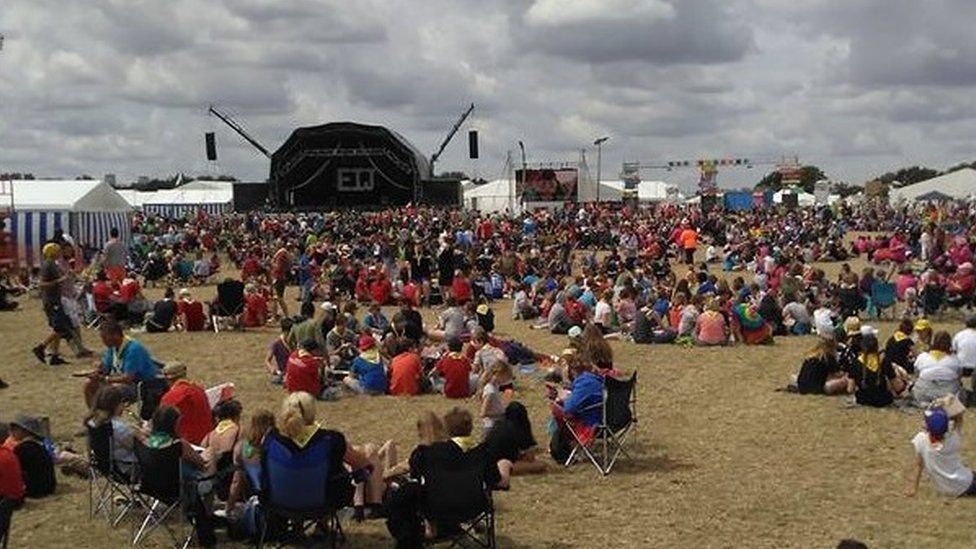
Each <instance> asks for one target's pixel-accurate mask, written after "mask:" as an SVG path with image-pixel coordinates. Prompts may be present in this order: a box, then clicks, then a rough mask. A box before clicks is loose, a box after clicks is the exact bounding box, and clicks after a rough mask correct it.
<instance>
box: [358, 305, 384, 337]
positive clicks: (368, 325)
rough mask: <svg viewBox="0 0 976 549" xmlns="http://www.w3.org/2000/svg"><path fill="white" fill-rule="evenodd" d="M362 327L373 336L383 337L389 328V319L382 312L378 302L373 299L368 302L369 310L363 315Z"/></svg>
mask: <svg viewBox="0 0 976 549" xmlns="http://www.w3.org/2000/svg"><path fill="white" fill-rule="evenodd" d="M363 329H365V330H369V331H370V333H372V334H373V336H374V337H383V334H385V333H386V332H387V331H388V330H389V329H390V320H389V319H388V318H386V315H384V314H383V311H382V310H381V309H380V304H379V303H377V302H375V301H374V302H372V303H370V304H369V311H368V312H367V313H366V316H365V317H363Z"/></svg>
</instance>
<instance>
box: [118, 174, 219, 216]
mask: <svg viewBox="0 0 976 549" xmlns="http://www.w3.org/2000/svg"><path fill="white" fill-rule="evenodd" d="M121 193H122V196H123V197H124V198H125V199H126V200H127V201H128V202H129V204H131V206H132V207H133V208H135V209H140V210H142V211H143V212H145V213H148V214H155V215H160V216H162V217H166V218H168V219H178V218H181V217H186V216H193V215H196V213H197V212H198V211H204V212H206V213H208V214H211V215H216V214H221V213H226V212H230V211H232V210H233V208H234V186H233V183H229V182H224V181H194V182H192V183H188V184H186V185H182V186H180V187H177V188H175V189H162V190H158V191H146V192H141V191H135V190H125V191H121Z"/></svg>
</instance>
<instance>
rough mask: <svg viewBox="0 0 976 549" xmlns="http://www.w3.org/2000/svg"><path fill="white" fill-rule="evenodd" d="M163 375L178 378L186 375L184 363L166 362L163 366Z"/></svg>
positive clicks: (168, 377)
mask: <svg viewBox="0 0 976 549" xmlns="http://www.w3.org/2000/svg"><path fill="white" fill-rule="evenodd" d="M163 377H165V378H167V379H180V378H184V377H186V364H183V363H182V362H177V361H174V362H167V363H166V365H165V366H163Z"/></svg>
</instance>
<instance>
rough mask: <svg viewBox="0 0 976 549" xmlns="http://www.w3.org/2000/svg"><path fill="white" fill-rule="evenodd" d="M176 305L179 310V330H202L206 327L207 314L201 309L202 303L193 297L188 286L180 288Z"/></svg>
mask: <svg viewBox="0 0 976 549" xmlns="http://www.w3.org/2000/svg"><path fill="white" fill-rule="evenodd" d="M176 306H177V310H178V311H179V319H180V322H179V327H180V330H182V331H184V332H202V331H203V330H205V329H206V328H207V314H206V313H205V312H204V310H203V303H201V302H199V301H197V300H195V299H193V294H192V293H190V290H189V288H183V289H181V290H180V299H179V301H178V302H177V304H176Z"/></svg>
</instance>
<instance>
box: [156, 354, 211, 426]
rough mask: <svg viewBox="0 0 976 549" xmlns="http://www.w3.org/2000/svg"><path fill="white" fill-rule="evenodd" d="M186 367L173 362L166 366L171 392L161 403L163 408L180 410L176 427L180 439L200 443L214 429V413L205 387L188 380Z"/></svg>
mask: <svg viewBox="0 0 976 549" xmlns="http://www.w3.org/2000/svg"><path fill="white" fill-rule="evenodd" d="M186 374H187V372H186V365H185V364H183V363H182V362H170V363H168V364H166V366H164V367H163V377H164V378H165V379H166V382H167V383H168V384H169V390H168V391H166V393H165V394H164V395H163V398H162V399H161V400H160V401H159V405H160V406H172V407H174V408H176V409H177V410H179V411H180V422H179V424H178V425H177V427H176V432H177V434H179V435H180V438H182V439H184V440H187V441H189V442H190V444H200V441H202V440H203V438H204V437H206V436H207V433H209V432H210V430H211V429H212V428H213V413H212V412H211V410H210V401H209V400H207V392H206V391H205V390H204V389H203V387H201V386H199V385H197V384H196V383H192V382H190V381H188V380H187V379H186Z"/></svg>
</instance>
